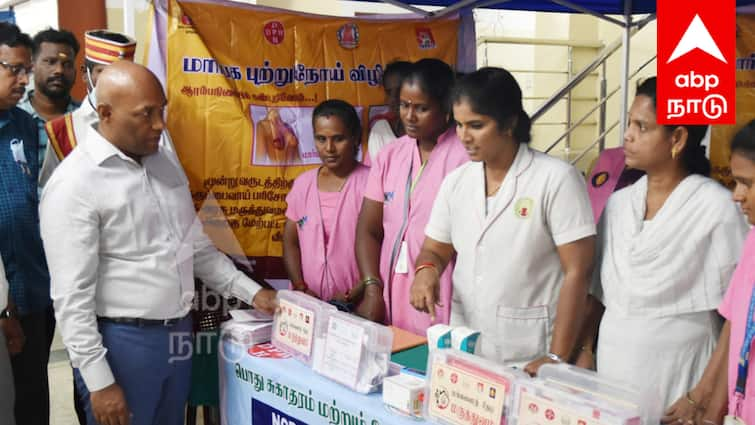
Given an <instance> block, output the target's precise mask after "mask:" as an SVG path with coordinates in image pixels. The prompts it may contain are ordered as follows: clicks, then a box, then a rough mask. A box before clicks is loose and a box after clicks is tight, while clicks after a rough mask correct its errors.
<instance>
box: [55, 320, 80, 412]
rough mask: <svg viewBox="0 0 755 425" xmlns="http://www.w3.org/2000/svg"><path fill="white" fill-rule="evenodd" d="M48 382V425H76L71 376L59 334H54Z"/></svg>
mask: <svg viewBox="0 0 755 425" xmlns="http://www.w3.org/2000/svg"><path fill="white" fill-rule="evenodd" d="M48 375H49V382H50V416H51V417H50V425H78V423H79V421H78V420H77V419H76V413H75V412H74V410H73V376H72V375H71V365H70V364H69V363H68V356H67V355H66V352H65V349H64V348H63V342H61V340H60V334H58V333H57V332H56V333H55V339H54V340H53V342H52V352H51V353H50V364H49V366H48Z"/></svg>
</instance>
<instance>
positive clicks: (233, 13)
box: [167, 0, 459, 257]
mask: <svg viewBox="0 0 755 425" xmlns="http://www.w3.org/2000/svg"><path fill="white" fill-rule="evenodd" d="M458 26H459V20H458V18H456V17H454V18H449V19H440V20H436V21H425V20H421V19H418V18H412V19H409V18H399V19H393V20H387V19H385V18H384V17H383V18H377V17H375V18H336V17H326V16H318V15H310V14H301V13H294V12H289V11H284V10H279V9H272V8H263V7H257V6H248V5H240V4H234V3H231V2H225V1H221V0H215V1H211V0H205V1H197V0H194V1H192V0H171V3H170V9H169V17H168V60H167V82H168V85H167V90H168V99H169V107H168V127H169V129H170V132H171V135H172V138H173V141H174V143H175V144H176V149H177V151H178V155H179V157H180V159H181V162H182V163H183V166H184V168H185V169H186V174H187V175H188V177H189V180H190V185H191V190H192V196H193V198H194V201H195V204H196V206H197V207H199V206H200V205H202V203H203V202H204V201H205V199H206V198H207V197H208V195H212V196H213V198H214V199H215V200H216V201H217V205H218V209H217V211H216V212H217V214H218V215H221V213H222V215H224V216H225V217H226V219H227V220H228V224H229V225H230V228H231V229H232V230H233V233H234V235H235V237H236V238H237V239H238V241H239V242H240V244H241V247H242V248H243V251H244V254H246V255H248V256H255V257H256V256H274V257H275V256H280V255H281V254H282V245H281V240H282V233H283V224H284V223H285V216H284V214H285V208H286V203H285V197H286V194H287V193H288V191H289V189H290V188H291V186H292V184H293V181H294V179H295V178H296V177H297V176H298V175H299V174H301V173H302V172H304V171H306V170H307V169H309V168H311V167H313V166H316V165H317V164H319V162H320V161H319V157H318V155H317V151H316V150H315V147H314V141H313V135H312V125H311V117H312V110H313V108H314V107H315V106H316V105H317V104H318V103H320V102H321V101H323V100H326V99H333V98H337V99H343V100H346V101H348V102H350V103H351V104H353V105H355V106H356V107H357V108H358V109H357V110H358V112H359V113H360V114H361V117H362V121H363V123H367V122H368V120H369V117H371V116H374V115H375V114H377V113H379V112H381V111H384V109H383V108H384V107H383V105H382V104H383V103H384V102H383V98H384V94H383V90H382V88H381V86H380V82H381V77H382V73H383V67H384V66H385V64H386V63H388V62H391V61H393V60H399V59H400V60H410V61H415V60H418V59H421V58H423V57H436V58H439V59H442V60H444V61H446V62H448V63H449V64H451V65H452V66H453V65H454V64H455V62H456V52H457V30H458ZM365 127H366V125H365ZM366 134H367V133H366V131H365V134H364V135H363V140H365V141H366ZM203 220H205V221H207V220H208V219H207V218H206V217H203Z"/></svg>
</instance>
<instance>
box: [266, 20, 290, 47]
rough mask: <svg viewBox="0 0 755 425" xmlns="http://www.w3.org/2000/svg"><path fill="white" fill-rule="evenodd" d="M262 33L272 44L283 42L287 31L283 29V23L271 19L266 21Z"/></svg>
mask: <svg viewBox="0 0 755 425" xmlns="http://www.w3.org/2000/svg"><path fill="white" fill-rule="evenodd" d="M262 33H263V34H264V35H265V39H266V40H267V41H268V42H269V43H270V44H281V43H283V37H284V36H285V35H286V31H285V30H284V29H283V24H282V23H280V22H278V21H270V22H268V23H266V24H265V26H264V27H263V28H262Z"/></svg>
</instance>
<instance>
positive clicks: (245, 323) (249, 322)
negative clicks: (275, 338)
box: [221, 310, 273, 347]
mask: <svg viewBox="0 0 755 425" xmlns="http://www.w3.org/2000/svg"><path fill="white" fill-rule="evenodd" d="M230 314H231V320H229V321H227V322H225V323H223V326H222V327H221V333H222V335H223V336H224V337H228V338H230V339H231V340H232V341H234V342H236V343H239V344H241V345H244V346H246V347H251V346H253V345H257V344H261V343H263V342H270V337H271V335H272V332H273V316H270V315H267V314H264V313H261V312H259V311H256V310H231V312H230Z"/></svg>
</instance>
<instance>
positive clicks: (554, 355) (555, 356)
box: [545, 353, 564, 363]
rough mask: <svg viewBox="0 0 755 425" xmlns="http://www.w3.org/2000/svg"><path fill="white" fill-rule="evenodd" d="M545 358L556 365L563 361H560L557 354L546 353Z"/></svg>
mask: <svg viewBox="0 0 755 425" xmlns="http://www.w3.org/2000/svg"><path fill="white" fill-rule="evenodd" d="M545 357H548V358H549V359H551V360H553V361H554V362H556V363H563V362H564V359H562V358H561V357H560V356H559V355H558V354H553V353H548V354H546V355H545Z"/></svg>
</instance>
